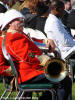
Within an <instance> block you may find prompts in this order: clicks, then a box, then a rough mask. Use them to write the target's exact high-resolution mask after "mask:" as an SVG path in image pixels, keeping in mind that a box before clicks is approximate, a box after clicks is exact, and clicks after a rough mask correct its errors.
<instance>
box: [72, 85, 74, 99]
mask: <svg viewBox="0 0 75 100" xmlns="http://www.w3.org/2000/svg"><path fill="white" fill-rule="evenodd" d="M72 100H75V83H73V84H72Z"/></svg>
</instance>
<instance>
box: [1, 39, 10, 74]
mask: <svg viewBox="0 0 75 100" xmlns="http://www.w3.org/2000/svg"><path fill="white" fill-rule="evenodd" d="M1 47H2V38H0V75H4V76H8V74H6V73H5V72H4V70H6V69H8V68H9V65H7V61H6V60H5V59H4V56H3V53H2V48H1ZM5 62H6V63H5Z"/></svg>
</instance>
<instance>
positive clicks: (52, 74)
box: [34, 42, 68, 83]
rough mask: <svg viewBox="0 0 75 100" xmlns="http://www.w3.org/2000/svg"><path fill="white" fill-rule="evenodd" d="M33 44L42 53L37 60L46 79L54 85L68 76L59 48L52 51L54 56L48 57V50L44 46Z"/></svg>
mask: <svg viewBox="0 0 75 100" xmlns="http://www.w3.org/2000/svg"><path fill="white" fill-rule="evenodd" d="M34 43H35V44H36V45H37V46H38V47H39V48H40V49H41V50H42V51H43V54H42V55H41V56H38V57H37V58H38V59H39V61H40V65H41V66H43V67H44V72H45V76H46V78H47V79H48V80H50V81H52V82H56V83H57V82H59V81H62V80H63V79H64V78H65V77H66V76H67V75H68V67H67V64H66V62H65V61H64V60H62V59H61V52H60V50H59V48H56V49H55V50H54V52H53V54H54V55H49V54H48V51H49V49H48V48H46V46H45V44H41V43H36V42H34Z"/></svg>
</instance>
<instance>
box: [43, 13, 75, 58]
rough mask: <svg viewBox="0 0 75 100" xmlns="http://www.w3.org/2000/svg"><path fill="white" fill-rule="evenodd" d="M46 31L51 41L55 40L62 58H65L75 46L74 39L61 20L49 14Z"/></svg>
mask: <svg viewBox="0 0 75 100" xmlns="http://www.w3.org/2000/svg"><path fill="white" fill-rule="evenodd" d="M44 31H45V33H46V34H47V37H48V38H49V39H53V40H54V42H55V44H56V46H57V47H58V48H59V49H60V51H61V56H62V58H64V56H65V55H64V54H67V52H68V51H69V50H70V49H71V48H72V47H73V46H75V42H74V41H73V38H72V37H71V36H70V34H69V33H68V32H67V31H66V30H65V28H64V27H63V24H62V22H61V20H60V19H58V18H57V17H56V16H55V15H53V14H49V16H48V18H47V20H46V23H45V29H44Z"/></svg>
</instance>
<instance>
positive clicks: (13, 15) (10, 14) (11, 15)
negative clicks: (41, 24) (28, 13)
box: [1, 9, 24, 30]
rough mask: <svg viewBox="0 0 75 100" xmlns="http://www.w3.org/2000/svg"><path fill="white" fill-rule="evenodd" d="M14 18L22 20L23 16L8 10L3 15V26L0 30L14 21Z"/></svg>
mask: <svg viewBox="0 0 75 100" xmlns="http://www.w3.org/2000/svg"><path fill="white" fill-rule="evenodd" d="M16 18H23V19H24V16H23V15H22V14H21V13H20V12H19V11H17V10H15V9H11V10H8V11H7V12H5V13H4V18H3V25H2V28H1V30H3V29H4V28H5V27H6V25H8V24H9V23H10V22H11V21H12V20H14V19H16Z"/></svg>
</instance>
